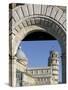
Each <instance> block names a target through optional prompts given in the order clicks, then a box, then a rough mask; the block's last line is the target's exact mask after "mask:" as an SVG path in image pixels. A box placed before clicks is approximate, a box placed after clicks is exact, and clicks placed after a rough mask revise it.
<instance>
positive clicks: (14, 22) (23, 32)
mask: <svg viewBox="0 0 68 90" xmlns="http://www.w3.org/2000/svg"><path fill="white" fill-rule="evenodd" d="M66 13H67V12H66V6H54V5H40V4H25V3H11V4H9V85H10V86H13V87H16V86H22V85H41V84H42V83H43V84H45V83H46V84H53V83H54V84H56V83H58V55H56V54H57V52H54V51H52V52H50V55H49V58H48V67H41V68H40V67H37V68H29V67H28V58H27V57H26V56H25V54H24V52H23V51H21V50H18V47H19V45H20V43H21V41H22V40H23V39H24V38H25V37H26V36H28V34H30V33H33V32H37V31H39V32H43V33H49V34H50V35H51V36H53V37H55V38H56V40H57V41H58V43H59V45H60V48H61V59H62V60H61V64H62V83H66V32H67V31H66V21H67V20H66ZM20 53H21V54H20ZM54 53H55V54H54ZM22 54H23V55H22ZM53 54H54V55H53ZM46 72H47V73H46ZM17 73H18V74H17ZM41 73H42V74H41ZM44 73H45V75H44ZM46 74H47V75H46ZM47 76H48V77H47ZM23 77H24V78H23ZM25 78H27V79H25Z"/></svg>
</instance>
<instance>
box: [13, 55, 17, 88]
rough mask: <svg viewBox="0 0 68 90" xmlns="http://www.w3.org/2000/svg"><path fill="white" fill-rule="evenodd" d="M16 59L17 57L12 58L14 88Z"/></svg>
mask: <svg viewBox="0 0 68 90" xmlns="http://www.w3.org/2000/svg"><path fill="white" fill-rule="evenodd" d="M16 59H17V57H15V56H14V57H13V58H12V86H13V87H15V86H16Z"/></svg>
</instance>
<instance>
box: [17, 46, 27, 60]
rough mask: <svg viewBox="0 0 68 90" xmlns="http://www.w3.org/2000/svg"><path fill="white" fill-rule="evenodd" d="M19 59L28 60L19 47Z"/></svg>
mask: <svg viewBox="0 0 68 90" xmlns="http://www.w3.org/2000/svg"><path fill="white" fill-rule="evenodd" d="M17 58H18V59H24V60H27V57H26V55H25V54H24V52H23V51H22V49H21V47H19V48H18V50H17Z"/></svg>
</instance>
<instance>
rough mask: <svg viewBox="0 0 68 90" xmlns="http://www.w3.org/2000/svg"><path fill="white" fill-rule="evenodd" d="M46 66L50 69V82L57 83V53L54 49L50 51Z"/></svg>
mask: <svg viewBox="0 0 68 90" xmlns="http://www.w3.org/2000/svg"><path fill="white" fill-rule="evenodd" d="M48 66H51V69H52V82H51V83H52V84H58V83H59V54H58V52H56V51H55V50H52V51H50V56H49V60H48Z"/></svg>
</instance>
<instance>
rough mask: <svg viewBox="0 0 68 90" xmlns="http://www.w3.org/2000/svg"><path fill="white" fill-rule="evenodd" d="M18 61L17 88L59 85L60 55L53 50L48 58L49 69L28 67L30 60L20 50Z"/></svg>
mask: <svg viewBox="0 0 68 90" xmlns="http://www.w3.org/2000/svg"><path fill="white" fill-rule="evenodd" d="M16 57H17V61H16V86H30V85H46V84H48V85H49V84H58V83H59V55H58V52H56V51H54V50H52V51H50V55H49V58H48V67H35V68H29V67H28V59H27V57H26V56H25V54H24V52H22V50H21V48H19V49H18V51H17V54H16Z"/></svg>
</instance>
